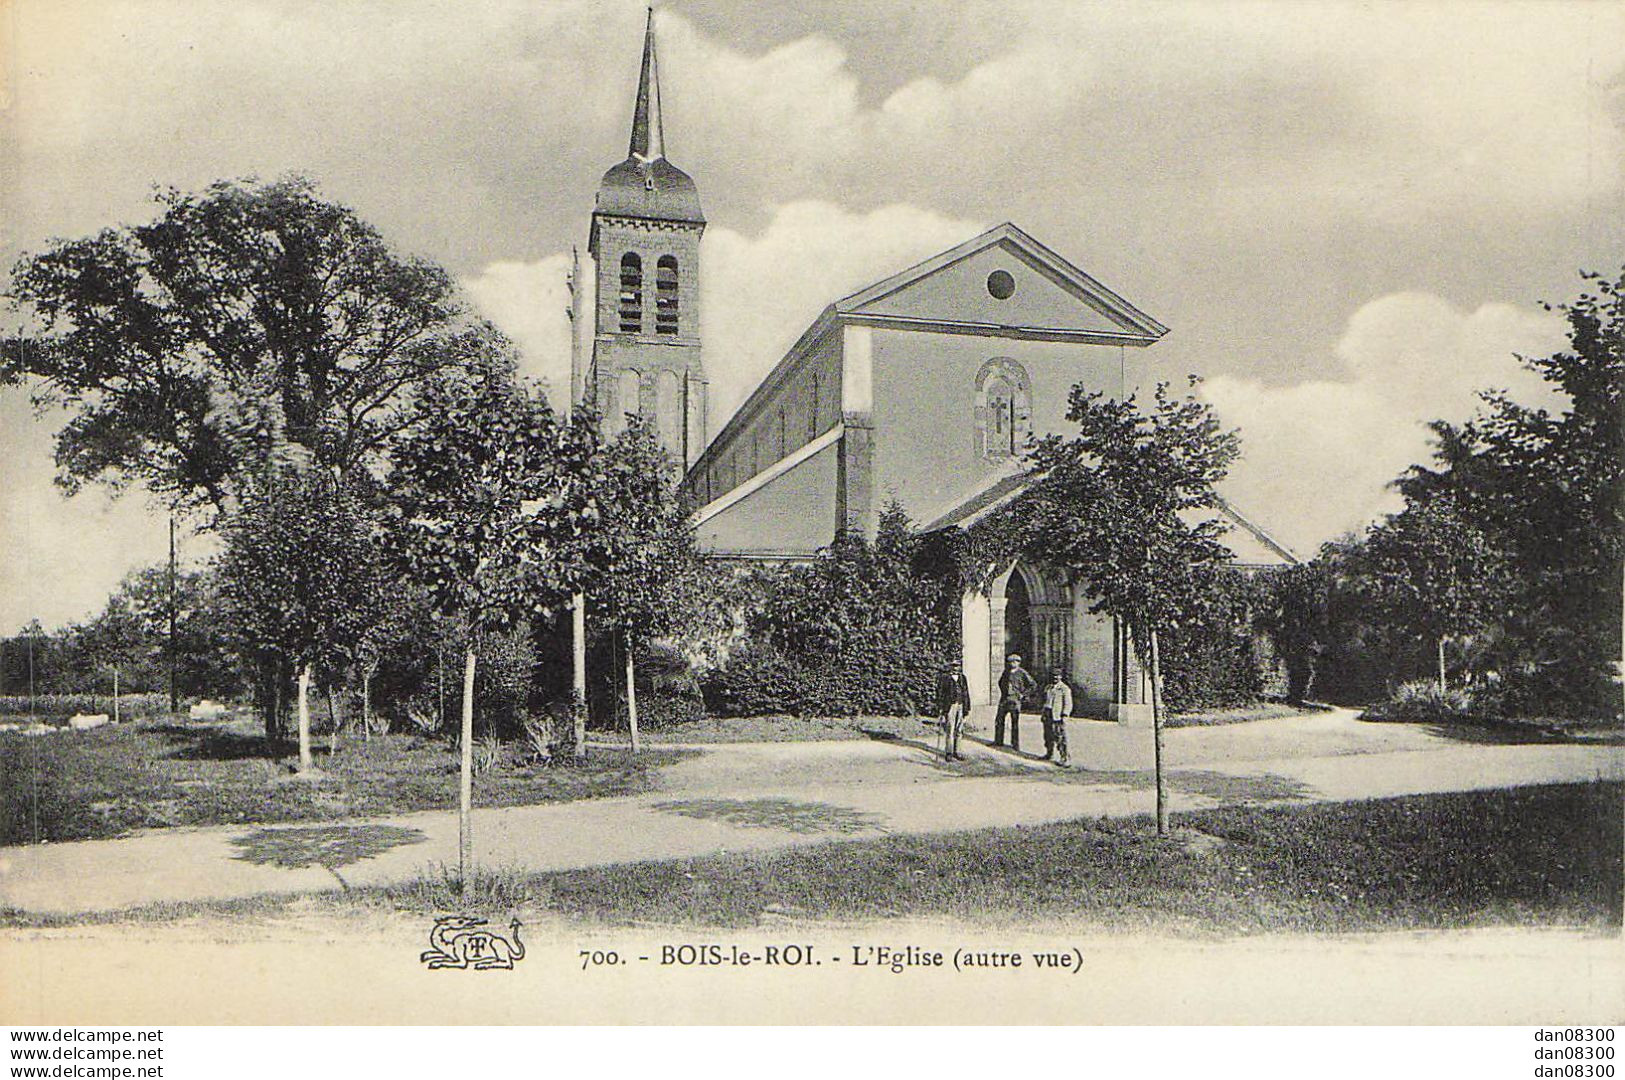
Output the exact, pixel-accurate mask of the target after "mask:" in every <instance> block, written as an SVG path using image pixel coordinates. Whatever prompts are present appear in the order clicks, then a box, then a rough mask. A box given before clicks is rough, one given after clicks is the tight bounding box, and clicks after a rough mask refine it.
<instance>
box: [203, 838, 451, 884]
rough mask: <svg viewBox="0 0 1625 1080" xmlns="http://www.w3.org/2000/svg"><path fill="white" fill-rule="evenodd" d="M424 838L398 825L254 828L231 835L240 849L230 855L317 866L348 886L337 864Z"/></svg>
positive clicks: (278, 863)
mask: <svg viewBox="0 0 1625 1080" xmlns="http://www.w3.org/2000/svg"><path fill="white" fill-rule="evenodd" d="M426 839H427V837H425V836H424V835H423V833H421V832H419V831H418V830H417V829H408V828H405V827H404V826H400V825H303V826H292V827H288V828H278V829H255V830H254V831H253V832H251V833H245V834H243V835H242V836H234V837H232V840H231V842H232V845H233V846H234V847H236V848H238V849H239V851H238V853H237V854H236V855H234V856H232V857H233V858H235V859H241V860H243V861H244V862H251V863H254V864H255V865H258V866H279V867H281V868H282V869H284V870H303V869H305V868H306V867H310V866H320V867H322V868H323V869H324V870H326V871H328V872H329V873H331V874H332V875H333V876H334V877H336V878H338V880H339V884H340V885H342V886H344V887H345V888H346V889H348V888H349V887H350V886H349V883H347V882H346V881H345V880H344V879H343V878H342V877H339V872H338V868H339V867H341V866H349V865H350V864H351V863H357V862H360V861H361V860H362V859H370V858H372V857H373V856H374V855H382V854H383V853H384V852H386V851H389V850H390V849H391V848H397V847H401V846H403V845H405V844H421V843H423V841H424V840H426Z"/></svg>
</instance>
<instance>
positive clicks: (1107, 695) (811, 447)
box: [571, 16, 1296, 723]
mask: <svg viewBox="0 0 1625 1080" xmlns="http://www.w3.org/2000/svg"><path fill="white" fill-rule="evenodd" d="M704 230H705V216H704V214H703V213H702V212H701V209H700V199H699V191H698V188H697V187H696V185H695V183H694V180H693V179H692V178H691V177H690V176H689V175H688V174H687V173H685V172H683V171H682V170H681V169H679V168H678V167H677V166H676V165H674V164H672V163H671V162H670V161H669V160H668V159H667V157H666V153H665V141H664V132H663V128H662V118H661V109H660V83H659V72H658V69H657V63H656V52H655V38H654V27H653V19H652V16H651V19H650V22H649V25H648V26H647V28H646V30H645V35H644V43H643V65H642V71H641V75H640V77H639V82H638V92H637V102H636V105H635V107H634V110H633V120H632V138H631V145H630V148H629V151H628V155H627V158H626V160H625V161H623V162H621V163H620V164H618V165H616V166H615V167H614V168H612V169H610V170H609V171H608V172H607V173H605V174H604V178H603V181H602V183H601V185H600V187H599V191H598V196H597V205H596V206H595V208H594V210H593V213H592V221H591V229H590V232H589V239H588V244H587V251H588V257H587V259H586V260H585V264H578V266H577V268H576V270H575V273H574V274H573V275H572V281H571V295H572V304H571V317H572V322H573V325H574V331H575V336H574V341H575V348H574V352H573V357H572V361H573V362H572V394H573V400H584V401H588V402H590V403H592V404H593V405H594V407H595V408H596V409H597V411H598V412H599V414H600V415H601V416H603V417H604V418H605V423H606V427H607V428H608V430H609V431H610V432H611V433H614V432H616V431H618V430H620V428H622V427H623V426H624V423H625V417H626V416H627V415H628V414H637V415H640V416H642V417H644V418H646V419H647V420H648V421H649V422H650V423H651V425H652V426H653V428H654V430H655V432H656V433H657V434H658V436H659V438H660V441H661V444H662V445H663V447H664V448H665V449H666V451H667V452H668V453H669V454H670V455H671V457H672V459H673V460H674V461H677V462H681V463H682V466H683V468H684V470H685V472H684V477H683V481H682V483H683V486H684V488H685V490H686V491H687V493H688V494H689V495H690V496H691V497H692V498H693V499H694V501H695V503H696V505H697V506H698V507H699V509H698V511H697V513H696V524H697V526H698V534H699V540H700V544H701V546H702V548H703V549H704V550H705V551H706V552H707V553H708V555H709V557H711V558H714V559H718V560H740V561H748V562H754V563H771V562H784V561H805V560H808V559H811V558H812V557H813V556H814V555H815V554H816V553H817V552H818V551H819V550H820V549H822V548H824V547H827V546H828V545H829V544H830V543H831V542H832V541H833V540H834V538H835V536H836V535H837V534H838V533H839V532H841V531H842V530H861V531H862V532H863V533H865V534H867V535H870V536H873V534H874V530H875V526H876V523H877V519H878V516H879V512H880V510H881V508H882V507H883V506H884V505H886V504H887V503H889V502H892V501H896V502H898V503H900V504H901V505H902V506H903V507H904V509H905V510H906V511H907V512H908V514H909V516H910V518H911V519H912V520H913V521H915V522H916V523H918V524H919V527H920V528H921V529H922V530H924V531H926V532H932V531H936V530H943V529H958V528H967V527H969V526H970V525H972V524H974V523H975V522H976V521H978V520H979V519H981V518H982V517H984V516H986V515H988V514H994V513H997V512H998V511H999V509H1000V507H1002V506H1004V505H1005V504H1006V503H1008V502H1009V501H1010V500H1011V499H1013V498H1014V497H1015V496H1016V495H1017V494H1019V493H1020V491H1021V490H1022V487H1023V484H1024V482H1025V481H1024V474H1023V470H1022V466H1021V462H1022V458H1023V454H1024V451H1025V447H1026V445H1027V442H1028V439H1029V438H1031V437H1034V436H1040V435H1044V434H1047V433H1050V432H1058V431H1062V430H1064V429H1065V421H1066V406H1067V396H1068V393H1069V392H1070V390H1071V388H1072V387H1073V386H1074V385H1077V384H1082V385H1083V386H1084V387H1085V388H1087V389H1088V390H1090V391H1101V392H1104V393H1106V394H1108V395H1112V396H1116V397H1122V396H1124V395H1125V394H1127V393H1129V392H1131V391H1132V389H1133V387H1132V386H1130V385H1128V377H1127V370H1128V359H1127V357H1128V352H1127V351H1128V350H1129V349H1144V348H1148V347H1150V346H1152V345H1154V344H1156V343H1157V341H1158V340H1160V339H1161V338H1162V337H1163V335H1165V334H1167V333H1168V328H1167V327H1166V326H1164V325H1163V324H1162V323H1160V322H1158V321H1157V320H1156V319H1155V318H1153V317H1152V316H1151V315H1149V314H1147V313H1146V312H1145V311H1144V310H1142V309H1141V308H1140V307H1138V306H1136V305H1135V304H1133V303H1131V302H1130V301H1129V300H1127V299H1125V298H1124V297H1122V296H1120V295H1118V294H1117V293H1115V292H1113V291H1112V290H1111V289H1110V288H1108V287H1107V286H1105V285H1103V284H1102V283H1101V282H1099V281H1097V280H1096V279H1095V278H1093V277H1091V276H1090V275H1089V274H1088V273H1086V272H1085V271H1083V270H1082V269H1081V268H1079V267H1077V266H1076V265H1074V264H1073V263H1071V262H1069V261H1068V260H1067V259H1066V258H1065V257H1064V256H1063V255H1061V254H1059V253H1057V252H1055V251H1053V250H1051V249H1050V248H1048V247H1046V246H1045V245H1044V244H1043V243H1042V242H1041V241H1039V240H1038V239H1036V238H1034V237H1032V236H1030V235H1028V234H1027V233H1026V232H1024V231H1023V230H1021V229H1020V228H1018V227H1017V226H1015V225H1013V224H1010V223H1008V222H1007V223H1005V224H1002V225H999V226H997V227H995V228H992V229H989V230H988V231H987V232H985V233H983V234H981V235H980V236H976V237H973V238H971V239H970V240H967V241H965V242H964V243H962V244H960V245H958V246H957V247H954V248H951V249H949V250H947V251H944V252H941V253H939V254H937V255H934V256H932V257H931V258H929V259H926V260H925V261H923V262H921V263H918V264H916V265H914V266H911V267H908V268H906V269H902V270H900V271H899V272H897V273H895V274H893V275H892V276H890V277H887V278H885V279H884V280H881V281H877V282H874V283H872V284H869V285H867V286H865V287H863V288H858V289H856V290H855V291H853V292H851V293H850V294H848V295H846V296H844V297H841V298H839V299H836V300H834V301H833V302H832V303H830V304H829V305H828V306H827V307H825V308H824V310H823V311H822V312H821V313H820V314H819V315H818V317H817V318H816V319H815V320H814V321H813V323H812V325H811V326H809V327H807V329H806V331H805V332H804V333H803V334H802V335H801V337H800V338H799V339H798V340H797V341H796V342H795V344H794V345H792V346H791V348H790V350H789V352H787V353H786V354H785V356H784V357H783V359H781V360H780V361H779V362H778V364H777V365H776V366H775V367H774V368H773V369H772V371H771V372H770V373H769V374H768V375H767V377H766V378H765V379H764V380H763V381H762V382H761V384H760V385H758V386H757V387H756V389H755V390H754V391H753V392H752V393H751V394H750V395H749V397H747V398H746V400H745V402H744V403H743V404H742V405H741V406H740V407H739V409H738V410H737V411H736V412H735V413H734V415H733V416H732V418H731V419H729V420H728V422H727V423H726V424H725V425H724V426H723V428H722V430H721V431H719V432H717V434H716V436H715V437H714V438H710V437H708V421H707V415H706V378H705V368H704V364H703V360H702V341H701V335H700V311H699V305H698V296H699V290H698V278H699V273H700V270H701V267H700V238H701V236H702V234H703V233H704ZM1223 513H1224V517H1225V519H1226V524H1227V525H1228V526H1229V529H1228V532H1227V535H1226V537H1225V541H1226V543H1227V544H1228V545H1229V547H1230V548H1231V550H1232V551H1234V552H1235V553H1236V561H1237V563H1238V564H1240V565H1243V566H1248V567H1262V566H1271V565H1282V564H1285V563H1290V562H1294V561H1296V560H1295V558H1294V557H1293V555H1292V553H1291V552H1290V551H1289V550H1287V549H1286V548H1285V547H1283V546H1282V545H1280V544H1279V543H1277V542H1276V541H1274V540H1273V539H1271V537H1270V536H1269V535H1268V534H1267V533H1266V532H1264V530H1262V529H1261V528H1259V527H1258V526H1256V525H1255V524H1253V523H1252V522H1250V521H1248V520H1247V519H1246V518H1244V517H1243V516H1242V515H1241V514H1239V513H1237V512H1236V511H1235V510H1234V509H1233V508H1231V507H1229V506H1225V507H1224V510H1223ZM1088 608H1089V604H1088V601H1087V599H1086V598H1085V597H1084V596H1083V594H1082V591H1081V590H1079V589H1076V588H1074V587H1073V586H1072V585H1071V584H1069V583H1068V582H1067V581H1066V580H1064V578H1063V577H1062V576H1061V575H1059V574H1057V573H1056V572H1054V571H1053V570H1051V569H1049V568H1046V567H1044V566H1037V565H1028V564H1026V563H1025V562H1018V563H1016V564H1015V565H1013V566H1011V567H1010V568H1009V569H1008V570H1007V571H1006V572H1005V573H1004V574H1002V575H1001V576H1000V577H998V578H997V579H995V580H994V581H993V583H992V584H991V586H990V587H989V588H988V589H987V590H986V591H977V590H972V591H968V592H967V593H966V595H965V596H964V597H963V599H962V603H961V612H960V618H961V641H962V649H963V660H964V666H965V673H966V676H967V678H968V680H969V683H970V686H971V692H972V696H973V698H974V699H975V700H977V701H980V702H991V701H992V700H993V696H994V695H995V694H996V693H997V687H996V680H997V678H998V673H999V672H1000V670H1002V667H1003V662H1004V657H1005V656H1006V655H1007V654H1009V653H1012V652H1014V653H1019V654H1021V655H1022V656H1023V657H1024V658H1026V666H1027V667H1028V669H1029V670H1032V671H1034V672H1035V673H1037V674H1038V675H1039V676H1040V677H1043V676H1045V675H1047V674H1048V673H1049V672H1051V671H1054V670H1057V669H1058V670H1061V671H1062V672H1064V673H1065V675H1066V678H1067V679H1068V681H1069V682H1070V683H1071V684H1072V687H1073V690H1074V700H1075V701H1076V703H1077V705H1076V709H1077V712H1078V713H1079V714H1080V715H1091V716H1097V717H1101V718H1110V719H1116V720H1119V721H1121V722H1128V723H1137V722H1144V721H1148V719H1149V711H1150V706H1149V705H1148V704H1147V702H1148V701H1149V696H1148V690H1147V686H1146V681H1147V680H1146V679H1145V676H1144V673H1143V672H1141V671H1140V670H1139V667H1138V665H1137V663H1136V662H1135V659H1134V657H1133V654H1132V650H1131V649H1130V648H1129V643H1128V641H1127V635H1126V633H1125V631H1124V630H1123V628H1121V627H1119V626H1117V625H1115V624H1114V623H1113V621H1112V620H1110V619H1108V618H1105V617H1103V616H1099V615H1094V614H1091V613H1090V612H1089V610H1088Z"/></svg>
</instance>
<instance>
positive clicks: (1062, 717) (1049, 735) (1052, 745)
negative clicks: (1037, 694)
mask: <svg viewBox="0 0 1625 1080" xmlns="http://www.w3.org/2000/svg"><path fill="white" fill-rule="evenodd" d="M1071 715H1072V688H1071V687H1070V686H1068V685H1067V684H1066V679H1064V678H1062V676H1061V669H1060V668H1056V669H1055V674H1054V676H1053V677H1052V678H1051V679H1050V683H1049V686H1047V687H1045V688H1044V760H1045V761H1053V762H1055V764H1057V765H1059V766H1061V767H1062V768H1063V769H1064V768H1065V767H1066V766H1067V763H1068V762H1069V761H1070V760H1071V759H1070V757H1069V755H1068V754H1067V750H1066V718H1067V717H1069V716H1071Z"/></svg>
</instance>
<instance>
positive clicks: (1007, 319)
mask: <svg viewBox="0 0 1625 1080" xmlns="http://www.w3.org/2000/svg"><path fill="white" fill-rule="evenodd" d="M836 307H837V310H838V311H840V312H841V313H843V314H851V315H859V316H868V317H874V318H882V319H885V318H894V319H900V320H910V321H924V322H931V323H943V324H950V323H953V324H972V325H977V326H987V327H999V328H1009V329H1015V330H1026V331H1049V332H1061V333H1076V334H1086V335H1101V336H1103V337H1107V338H1114V337H1119V336H1121V337H1124V338H1127V339H1131V340H1136V341H1140V342H1142V343H1149V342H1150V341H1154V340H1156V339H1157V338H1158V337H1161V336H1162V335H1163V334H1164V333H1166V332H1167V328H1166V327H1164V326H1162V324H1160V323H1158V322H1157V321H1156V320H1155V319H1153V318H1151V316H1149V315H1147V314H1145V313H1144V312H1143V311H1141V310H1139V309H1138V308H1136V307H1135V306H1134V305H1133V304H1130V303H1129V302H1128V301H1127V300H1125V299H1123V298H1122V297H1121V296H1118V295H1117V294H1116V293H1114V292H1112V291H1111V290H1110V289H1108V288H1106V287H1105V286H1104V285H1102V284H1100V283H1099V282H1098V281H1096V280H1095V279H1094V278H1092V277H1090V276H1089V275H1088V274H1086V273H1084V272H1083V271H1082V270H1080V269H1078V268H1077V267H1075V266H1073V265H1072V264H1071V263H1069V262H1067V261H1066V260H1065V259H1062V258H1061V257H1060V256H1058V255H1056V254H1055V253H1054V252H1053V251H1051V250H1049V249H1048V248H1046V247H1044V246H1043V245H1042V244H1040V243H1038V242H1037V241H1036V240H1034V239H1032V237H1030V236H1028V235H1027V234H1026V233H1024V232H1022V231H1021V230H1020V229H1018V228H1016V227H1015V226H1014V225H1009V224H1005V225H1000V226H999V227H997V228H995V229H991V230H989V231H988V232H985V233H983V234H982V235H981V236H978V237H976V238H975V239H973V240H970V241H968V242H967V243H965V244H961V245H960V246H958V247H956V248H953V249H951V250H949V251H945V252H943V253H941V254H940V255H937V256H935V257H933V258H931V259H927V260H926V261H925V262H922V263H920V264H918V265H916V266H913V267H910V268H909V269H907V270H905V271H903V272H902V273H901V274H897V275H894V276H893V277H890V278H887V279H886V280H885V281H881V282H877V283H876V284H874V285H871V286H870V287H869V288H867V289H864V290H862V291H861V292H858V293H854V294H853V295H851V296H849V297H847V298H845V299H844V300H842V301H840V302H839V303H838V304H837V305H836Z"/></svg>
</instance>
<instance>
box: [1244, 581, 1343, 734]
mask: <svg viewBox="0 0 1625 1080" xmlns="http://www.w3.org/2000/svg"><path fill="white" fill-rule="evenodd" d="M1333 558H1334V557H1333V554H1332V552H1331V551H1330V550H1329V549H1328V550H1322V551H1321V553H1320V554H1319V555H1317V556H1316V557H1315V558H1313V559H1311V560H1310V561H1309V562H1306V563H1296V564H1293V565H1291V566H1281V567H1275V568H1272V569H1270V570H1267V571H1265V572H1264V574H1263V576H1262V584H1263V603H1262V605H1261V608H1262V610H1261V611H1260V613H1259V623H1260V625H1261V626H1262V627H1263V629H1264V632H1265V633H1267V634H1268V635H1269V636H1270V640H1271V641H1272V642H1273V643H1274V645H1275V651H1276V653H1277V654H1278V655H1279V656H1280V657H1281V660H1282V663H1283V664H1284V665H1285V666H1286V678H1287V700H1288V701H1293V702H1303V701H1305V700H1307V699H1308V697H1309V695H1310V694H1311V693H1313V692H1314V689H1315V677H1316V675H1317V674H1318V673H1319V668H1320V663H1321V659H1322V657H1324V656H1325V655H1326V651H1327V650H1328V649H1329V648H1331V645H1332V637H1333V634H1332V624H1331V592H1332V585H1333V578H1334V574H1335V566H1334V561H1333Z"/></svg>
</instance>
